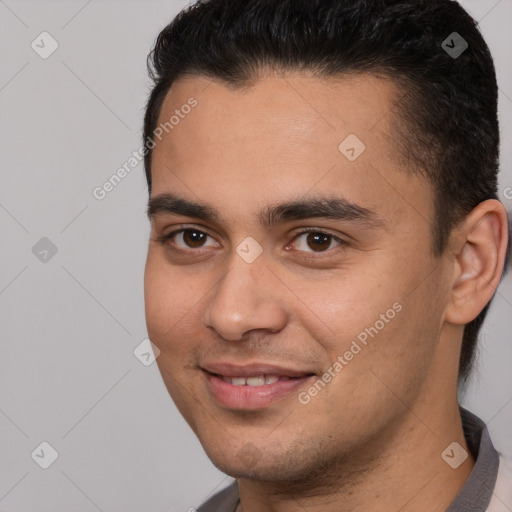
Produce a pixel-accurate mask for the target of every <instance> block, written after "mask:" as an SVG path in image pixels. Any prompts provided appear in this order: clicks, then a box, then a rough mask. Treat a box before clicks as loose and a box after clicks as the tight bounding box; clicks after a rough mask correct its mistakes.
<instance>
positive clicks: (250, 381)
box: [222, 375, 289, 386]
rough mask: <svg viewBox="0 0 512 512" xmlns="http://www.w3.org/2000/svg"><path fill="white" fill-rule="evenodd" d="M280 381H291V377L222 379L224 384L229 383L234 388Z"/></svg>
mask: <svg viewBox="0 0 512 512" xmlns="http://www.w3.org/2000/svg"><path fill="white" fill-rule="evenodd" d="M279 379H281V380H289V377H281V378H280V377H278V376H277V375H255V376H253V377H247V378H245V377H224V376H223V377H222V380H223V381H224V382H229V384H233V386H245V385H247V386H263V385H264V384H274V383H275V382H277V381H278V380H279Z"/></svg>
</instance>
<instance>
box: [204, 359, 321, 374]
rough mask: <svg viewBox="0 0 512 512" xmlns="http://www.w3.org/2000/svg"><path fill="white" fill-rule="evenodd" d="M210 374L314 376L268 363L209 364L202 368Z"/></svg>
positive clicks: (307, 371) (308, 372) (306, 372)
mask: <svg viewBox="0 0 512 512" xmlns="http://www.w3.org/2000/svg"><path fill="white" fill-rule="evenodd" d="M201 368H202V369H203V370H206V371H207V372H208V373H214V374H217V375H222V376H223V377H255V376H257V375H277V376H281V377H305V376H309V375H313V372H311V371H309V370H299V369H294V368H288V367H285V366H280V365H275V364H268V363H258V362H256V363H250V364H243V363H240V364H235V363H227V362H224V363H221V362H217V363H208V364H204V365H202V366H201Z"/></svg>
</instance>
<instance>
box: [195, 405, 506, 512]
mask: <svg viewBox="0 0 512 512" xmlns="http://www.w3.org/2000/svg"><path fill="white" fill-rule="evenodd" d="M460 414H461V418H462V427H463V429H464V436H465V438H466V442H467V444H468V448H469V451H470V452H471V455H472V456H473V458H474V459H475V465H474V467H473V470H472V471H471V474H470V475H469V478H468V479H467V480H466V483H465V484H464V487H462V489H461V490H460V492H459V493H458V494H457V496H456V497H455V499H454V500H453V501H452V504H451V505H450V506H449V507H448V508H447V510H446V512H485V511H486V510H487V507H488V506H489V502H490V501H491V497H492V493H493V490H494V485H495V483H496V477H497V475H498V466H499V456H498V453H497V452H496V450H495V449H494V446H493V444H492V441H491V438H490V436H489V431H488V430H487V427H486V426H485V423H484V422H483V421H482V420H481V419H480V418H478V417H477V416H475V415H474V414H473V413H471V412H469V411H467V410H466V409H464V408H462V407H460ZM239 501H240V496H239V494H238V485H237V482H236V481H234V482H233V483H232V484H231V485H229V486H228V487H226V488H225V489H223V490H222V491H220V492H218V493H217V494H215V495H214V496H212V497H211V498H210V499H209V500H208V501H207V502H205V503H204V504H203V505H201V506H200V507H199V508H198V512H235V511H236V508H237V506H238V503H239Z"/></svg>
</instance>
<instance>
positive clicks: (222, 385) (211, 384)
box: [201, 364, 315, 410]
mask: <svg viewBox="0 0 512 512" xmlns="http://www.w3.org/2000/svg"><path fill="white" fill-rule="evenodd" d="M201 369H202V372H203V375H204V376H205V379H206V384H207V387H208V390H209V392H210V394H211V396H212V398H213V399H214V401H215V402H216V403H217V404H218V405H221V406H222V407H224V408H227V409H236V410H258V409H262V408H265V407H268V406H270V405H271V404H273V403H274V402H276V401H277V400H281V399H283V398H285V397H286V396H289V395H290V394H292V393H293V392H294V391H297V390H298V388H300V387H302V386H305V385H306V384H307V383H309V381H310V380H311V379H313V378H314V377H315V374H314V373H312V372H305V371H300V370H292V369H287V368H280V367H276V366H271V365H262V364H256V365H245V366H235V365H227V364H222V365H209V366H207V367H206V368H201Z"/></svg>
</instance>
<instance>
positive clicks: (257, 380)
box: [247, 375, 265, 386]
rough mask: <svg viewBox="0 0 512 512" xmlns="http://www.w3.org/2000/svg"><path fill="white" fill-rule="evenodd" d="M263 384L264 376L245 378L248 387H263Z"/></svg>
mask: <svg viewBox="0 0 512 512" xmlns="http://www.w3.org/2000/svg"><path fill="white" fill-rule="evenodd" d="M263 384H265V376H264V375H258V376H257V377H247V385H248V386H263Z"/></svg>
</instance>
